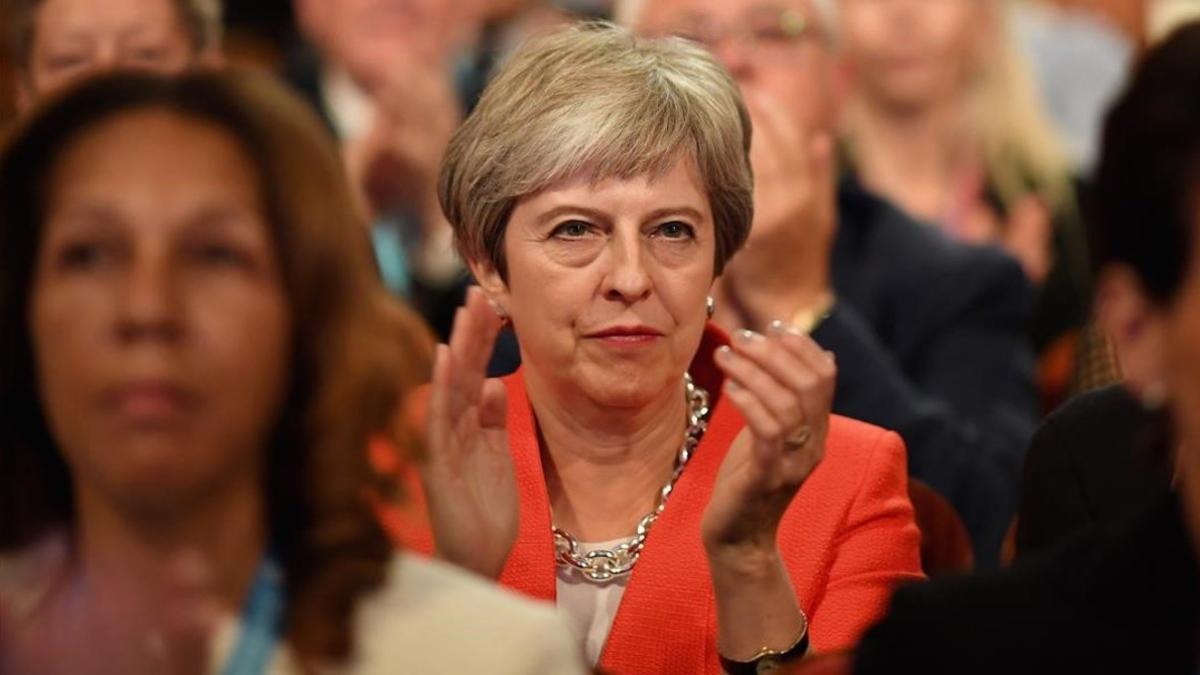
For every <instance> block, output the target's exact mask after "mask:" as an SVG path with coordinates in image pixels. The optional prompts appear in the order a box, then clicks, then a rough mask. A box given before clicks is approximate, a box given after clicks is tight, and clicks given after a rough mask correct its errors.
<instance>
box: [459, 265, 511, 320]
mask: <svg viewBox="0 0 1200 675" xmlns="http://www.w3.org/2000/svg"><path fill="white" fill-rule="evenodd" d="M467 266H468V267H470V268H471V275H472V276H474V277H475V281H476V282H478V284H479V287H480V288H481V289H483V294H484V295H486V296H487V299H488V302H490V303H492V306H493V307H495V308H496V311H497V312H499V313H500V314H501V315H502V316H506V317H507V316H511V315H512V313H511V310H510V307H509V294H508V284H507V283H506V282H505V281H504V277H502V276H501V275H500V270H498V269H496V266H495V265H493V264H492V261H490V260H487V261H479V260H472V261H470V262H468V263H467Z"/></svg>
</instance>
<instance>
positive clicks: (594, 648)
mask: <svg viewBox="0 0 1200 675" xmlns="http://www.w3.org/2000/svg"><path fill="white" fill-rule="evenodd" d="M631 539H632V537H627V538H622V539H614V540H612V541H602V542H599V543H595V544H584V543H580V544H579V549H580V550H581V551H583V552H584V553H590V552H592V551H595V550H598V549H602V548H612V547H614V546H617V545H618V544H622V543H624V542H627V541H630V540H631ZM628 582H629V575H628V574H627V575H624V576H621V577H617V578H615V579H612V580H610V581H608V582H606V583H603V584H598V583H595V582H593V581H588V580H587V579H584V578H583V576H581V575H580V574H579V573H578V572H576V571H575V570H572V569H569V568H565V567H559V568H558V580H557V588H558V608H559V609H560V610H562V612H563V613H564V614H565V615H566V617H567V619H568V621H569V622H570V625H571V627H572V628H574V629H575V635H576V637H577V638H578V639H579V640H580V641H581V642H582V643H583V652H584V655H585V656H587V660H588V664H590V665H592V666H595V665H596V663H597V662H598V661H599V660H600V652H601V651H603V649H604V642H605V641H606V640H608V633H609V631H611V630H612V625H613V619H615V618H616V617H617V608H618V607H620V605H621V598H622V597H624V595H625V586H626V584H628Z"/></svg>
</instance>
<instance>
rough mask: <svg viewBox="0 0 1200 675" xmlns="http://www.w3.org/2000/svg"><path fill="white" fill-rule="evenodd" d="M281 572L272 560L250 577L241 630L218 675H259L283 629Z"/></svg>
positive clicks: (267, 663) (265, 666) (265, 559)
mask: <svg viewBox="0 0 1200 675" xmlns="http://www.w3.org/2000/svg"><path fill="white" fill-rule="evenodd" d="M283 607H284V597H283V571H282V569H281V568H280V566H279V563H278V562H276V561H275V559H274V558H272V557H267V558H264V559H263V561H262V563H261V564H259V566H258V571H257V572H256V573H255V574H254V584H253V585H252V586H251V587H250V597H249V598H247V599H246V606H245V607H243V608H242V628H241V631H240V632H239V633H238V639H237V642H236V643H234V645H233V649H232V650H231V651H230V652H229V658H228V659H227V660H226V661H225V667H224V668H223V669H222V670H221V673H222V675H263V674H265V673H266V672H267V667H268V666H269V665H270V663H271V657H272V656H273V655H274V653H275V645H276V643H277V642H278V641H279V636H280V632H281V630H282V628H283Z"/></svg>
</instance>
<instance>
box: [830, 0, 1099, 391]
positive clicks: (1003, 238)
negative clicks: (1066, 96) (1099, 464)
mask: <svg viewBox="0 0 1200 675" xmlns="http://www.w3.org/2000/svg"><path fill="white" fill-rule="evenodd" d="M840 9H841V14H840V17H839V19H840V21H841V29H842V36H841V38H842V43H841V48H842V52H843V55H844V59H845V62H846V65H847V70H848V75H849V81H850V83H851V92H850V95H849V100H848V103H847V106H846V110H845V115H844V119H843V131H844V139H845V147H846V150H847V153H848V154H849V159H850V160H851V165H852V166H853V167H854V170H856V171H857V173H858V175H859V177H860V179H861V180H862V181H863V183H864V184H865V185H866V186H867V187H869V188H870V189H872V190H874V191H876V192H878V193H880V194H882V195H884V196H886V197H888V198H889V199H891V200H892V201H893V202H895V203H896V204H897V205H899V206H900V207H902V208H904V209H905V210H907V211H908V212H909V213H911V214H913V215H914V216H916V217H918V218H920V219H923V220H927V221H929V222H931V223H934V224H936V225H937V226H938V227H940V228H941V229H943V230H944V231H946V232H948V233H949V234H951V235H952V236H955V237H957V238H959V239H963V240H966V241H970V242H977V243H993V244H998V245H1000V246H1002V247H1003V248H1005V249H1007V250H1008V252H1009V253H1011V254H1012V255H1013V256H1014V257H1015V258H1016V259H1017V260H1018V261H1019V262H1020V263H1021V266H1022V268H1023V269H1024V270H1025V273H1026V276H1027V277H1028V278H1029V280H1030V281H1031V282H1032V283H1033V284H1034V285H1035V286H1036V287H1038V288H1039V295H1038V301H1037V307H1036V309H1035V313H1034V318H1033V323H1032V326H1031V337H1032V339H1033V342H1034V347H1035V349H1036V350H1037V351H1038V353H1039V356H1040V357H1041V359H1042V362H1043V364H1047V363H1049V362H1050V361H1051V360H1052V357H1048V356H1047V354H1051V353H1054V352H1058V353H1060V354H1061V353H1064V352H1062V351H1060V350H1061V349H1062V347H1058V349H1056V346H1058V345H1063V344H1068V345H1069V344H1070V343H1071V342H1072V338H1071V337H1070V336H1072V335H1075V334H1077V331H1078V329H1079V328H1080V327H1081V326H1082V325H1083V324H1084V322H1085V319H1086V318H1087V301H1086V298H1087V297H1088V288H1089V279H1088V276H1089V275H1088V266H1087V260H1086V250H1085V243H1084V237H1083V233H1082V229H1081V224H1080V218H1079V212H1078V207H1077V203H1076V194H1075V187H1074V184H1073V181H1072V176H1071V170H1070V165H1069V161H1068V159H1067V155H1066V152H1065V151H1064V149H1063V147H1062V144H1061V143H1060V142H1059V139H1058V138H1057V137H1056V134H1055V131H1054V129H1053V128H1052V127H1051V125H1050V122H1049V121H1048V119H1047V117H1046V115H1045V113H1044V111H1043V109H1042V106H1041V101H1040V100H1039V98H1038V95H1037V91H1036V88H1035V86H1034V82H1033V79H1032V76H1031V75H1030V72H1029V69H1028V67H1027V64H1026V63H1025V62H1024V60H1023V58H1022V57H1021V55H1020V54H1019V53H1018V51H1017V50H1016V47H1015V45H1014V44H1013V40H1012V37H1011V35H1010V32H1009V28H1008V17H1007V12H1008V9H1009V5H1008V0H937V1H934V2H930V1H926V0H841V3H840ZM1070 351H1071V350H1070V349H1067V350H1066V353H1070ZM1067 362H1068V363H1069V360H1068V361H1067ZM1043 375H1045V371H1043ZM1055 379H1057V380H1058V381H1057V382H1055V383H1053V384H1051V385H1050V386H1051V387H1052V388H1060V387H1061V386H1062V385H1063V384H1065V383H1064V382H1063V380H1065V377H1061V376H1060V377H1059V378H1055ZM1046 386H1047V383H1046V382H1045V381H1043V393H1044V394H1045V393H1046V391H1045V388H1046Z"/></svg>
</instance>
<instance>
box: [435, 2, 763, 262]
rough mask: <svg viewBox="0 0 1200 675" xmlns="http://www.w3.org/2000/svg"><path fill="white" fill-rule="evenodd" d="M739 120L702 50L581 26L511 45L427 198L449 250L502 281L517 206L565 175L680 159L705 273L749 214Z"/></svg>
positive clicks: (715, 66)
mask: <svg viewBox="0 0 1200 675" xmlns="http://www.w3.org/2000/svg"><path fill="white" fill-rule="evenodd" d="M749 152H750V115H749V113H748V112H747V111H746V106H745V104H744V103H743V102H742V98H741V94H740V93H739V91H738V88H737V85H736V84H735V83H734V81H733V79H732V78H731V77H730V76H729V74H728V73H727V72H726V71H725V69H724V68H722V67H721V65H720V64H719V63H718V62H717V61H716V59H714V58H713V56H712V55H711V54H709V53H708V52H707V51H706V50H704V49H703V48H702V47H699V46H698V45H695V44H693V43H691V42H688V41H686V40H682V39H679V38H659V39H646V38H640V37H637V36H635V35H633V33H632V32H630V31H629V30H628V29H625V28H619V27H616V26H614V25H612V24H608V23H597V22H586V23H580V24H576V25H574V26H572V27H569V28H566V29H563V30H559V31H556V32H554V33H550V34H548V35H546V36H544V37H542V38H539V39H536V40H534V41H532V42H530V43H528V44H526V45H525V46H523V47H522V48H521V49H519V50H518V51H517V52H516V53H515V54H514V55H513V56H512V58H511V60H510V61H509V62H508V63H507V64H506V65H505V66H504V67H503V68H502V70H501V71H500V72H499V74H497V76H496V78H495V79H494V80H493V81H492V82H491V84H490V85H488V87H487V89H486V90H485V91H484V93H483V96H482V98H481V99H480V101H479V105H478V106H477V107H476V108H475V110H474V111H473V112H472V113H471V115H470V117H468V118H467V120H466V122H464V123H463V125H462V126H461V127H460V128H459V129H458V131H457V132H456V133H455V134H454V136H453V138H452V139H451V141H450V144H449V146H448V148H447V150H446V155H445V158H444V160H443V163H442V170H441V176H440V180H439V185H438V197H439V199H440V201H441V205H442V210H443V212H444V213H445V215H446V218H447V220H449V221H450V224H451V226H452V227H453V229H454V233H455V239H456V242H457V244H458V248H459V251H460V253H462V255H463V257H464V258H466V259H467V260H469V261H477V262H485V261H487V262H490V263H491V264H492V265H493V266H494V267H495V269H496V270H497V271H498V272H499V273H500V274H501V275H502V276H504V277H505V278H507V269H506V266H505V261H504V232H505V229H506V228H507V226H508V219H509V216H511V214H512V211H513V208H514V207H515V206H516V203H517V201H518V200H519V199H520V198H521V197H524V196H526V195H530V194H534V193H537V192H540V191H542V190H544V189H546V188H549V187H550V186H552V185H554V184H556V183H558V182H560V181H563V180H566V179H570V178H572V177H576V176H588V177H590V178H591V179H592V180H593V181H600V180H604V179H606V178H632V177H635V176H661V175H662V174H664V173H666V172H667V171H669V170H670V169H671V167H672V166H674V165H675V163H676V162H678V161H679V160H680V159H681V158H682V159H685V160H686V161H689V162H691V164H692V167H693V168H694V169H695V170H696V172H697V174H698V176H699V178H700V180H701V182H702V187H703V188H704V190H705V192H706V194H707V196H708V200H709V204H710V206H711V208H712V213H713V221H714V223H713V224H714V229H715V230H716V232H715V235H716V255H715V260H714V272H715V273H716V274H720V272H721V270H722V269H723V268H724V265H725V262H726V261H727V260H728V259H729V257H730V256H732V255H733V253H734V252H735V251H737V250H738V249H739V248H741V246H742V244H744V243H745V241H746V236H747V235H748V234H749V231H750V222H751V221H752V220H753V216H754V205H753V202H754V200H753V187H754V186H753V178H752V175H751V170H750V156H749Z"/></svg>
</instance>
